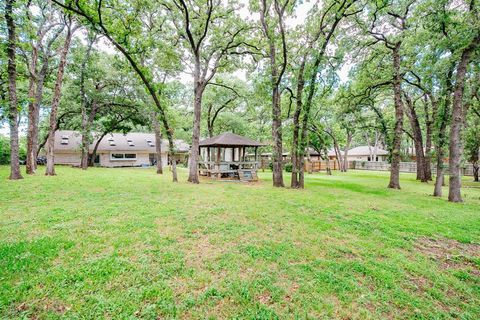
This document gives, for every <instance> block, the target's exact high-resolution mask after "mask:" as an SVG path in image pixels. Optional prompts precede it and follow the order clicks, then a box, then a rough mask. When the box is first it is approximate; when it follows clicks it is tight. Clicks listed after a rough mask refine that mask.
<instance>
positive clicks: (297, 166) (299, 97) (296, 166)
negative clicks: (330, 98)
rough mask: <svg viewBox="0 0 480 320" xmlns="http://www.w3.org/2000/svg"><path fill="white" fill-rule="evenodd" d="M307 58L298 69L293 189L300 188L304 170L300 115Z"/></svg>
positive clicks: (293, 145) (294, 119) (293, 142)
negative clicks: (301, 165) (301, 159)
mask: <svg viewBox="0 0 480 320" xmlns="http://www.w3.org/2000/svg"><path fill="white" fill-rule="evenodd" d="M305 61H306V57H305V56H303V57H302V62H301V64H300V68H299V69H298V76H297V78H298V80H297V106H296V109H295V113H294V114H293V137H292V181H291V183H290V186H291V187H292V188H299V187H300V186H299V181H298V180H299V173H300V171H301V170H302V169H301V168H300V163H301V161H300V157H299V153H300V152H299V149H300V145H299V144H300V143H299V134H300V113H301V112H302V109H303V101H302V99H303V90H304V87H305V80H304V70H305V63H306V62H305Z"/></svg>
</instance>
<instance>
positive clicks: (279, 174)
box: [272, 86, 285, 187]
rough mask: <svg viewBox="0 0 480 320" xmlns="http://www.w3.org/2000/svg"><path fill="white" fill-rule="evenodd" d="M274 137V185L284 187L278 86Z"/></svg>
mask: <svg viewBox="0 0 480 320" xmlns="http://www.w3.org/2000/svg"><path fill="white" fill-rule="evenodd" d="M272 102H273V103H272V137H273V186H274V187H284V186H285V185H284V183H283V146H282V144H283V143H282V118H281V117H282V115H281V106H280V91H279V88H278V86H274V87H273V90H272Z"/></svg>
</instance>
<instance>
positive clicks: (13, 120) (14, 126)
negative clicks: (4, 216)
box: [5, 0, 23, 180]
mask: <svg viewBox="0 0 480 320" xmlns="http://www.w3.org/2000/svg"><path fill="white" fill-rule="evenodd" d="M14 2H15V0H6V4H5V21H6V22H7V31H8V46H7V55H8V67H7V72H8V94H9V100H8V102H9V112H8V123H9V125H10V180H17V179H23V177H22V174H21V173H20V158H19V144H18V110H17V102H18V101H17V66H16V54H15V50H16V46H17V45H16V41H17V39H16V38H17V35H16V30H15V29H16V28H15V21H14V20H13V16H12V15H13V3H14Z"/></svg>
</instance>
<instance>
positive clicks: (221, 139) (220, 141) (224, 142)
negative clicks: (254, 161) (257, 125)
mask: <svg viewBox="0 0 480 320" xmlns="http://www.w3.org/2000/svg"><path fill="white" fill-rule="evenodd" d="M264 145H265V144H263V143H261V142H258V141H255V140H252V139H249V138H247V137H242V136H239V135H238V134H235V133H231V132H225V133H222V134H220V135H218V136H215V137H212V138H208V139H205V140H202V141H200V147H234V146H235V147H261V146H264Z"/></svg>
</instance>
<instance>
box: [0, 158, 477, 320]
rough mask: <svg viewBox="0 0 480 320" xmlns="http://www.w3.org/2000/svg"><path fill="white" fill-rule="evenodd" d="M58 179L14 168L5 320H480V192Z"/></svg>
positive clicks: (2, 184) (7, 220)
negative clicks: (19, 176) (455, 200)
mask: <svg viewBox="0 0 480 320" xmlns="http://www.w3.org/2000/svg"><path fill="white" fill-rule="evenodd" d="M42 170H43V168H42ZM42 173H43V171H42ZM57 173H58V176H56V177H45V176H43V175H42V174H38V175H37V176H33V177H26V178H25V179H24V180H22V181H8V180H6V177H7V176H8V168H7V167H0V316H1V317H2V318H8V319H12V318H28V317H32V318H33V317H35V318H52V319H55V318H62V317H66V318H85V319H93V318H115V319H124V318H130V319H133V318H143V319H156V318H162V319H163V318H167V319H170V318H182V319H185V318H188V319H190V318H192V319H205V318H218V319H225V318H237V319H253V318H255V319H274V318H301V319H304V318H314V319H316V318H342V319H350V318H355V319H365V318H376V319H385V318H413V317H416V318H428V319H432V318H435V319H446V318H453V317H458V318H463V319H479V318H480V189H479V188H478V187H475V184H474V183H467V187H466V188H464V199H465V200H466V202H465V203H463V204H452V203H448V202H447V201H446V199H445V198H444V199H436V198H433V197H431V196H430V194H431V192H432V189H433V187H432V185H431V184H430V185H422V184H421V183H419V182H416V181H415V180H414V176H413V175H407V174H405V175H402V181H401V184H402V187H403V189H402V190H400V191H395V190H388V189H387V188H386V185H387V182H388V174H387V173H379V172H359V171H357V172H350V173H347V174H340V173H334V175H333V176H326V175H324V174H314V175H308V176H307V180H306V181H307V183H306V184H307V189H306V190H303V191H298V190H289V189H274V188H273V187H271V177H270V173H263V174H261V175H260V176H261V180H262V181H261V182H260V183H258V184H251V185H250V184H241V183H231V182H211V181H203V183H202V184H200V185H198V186H197V185H191V184H188V183H186V182H184V181H185V180H186V171H181V174H180V179H181V181H182V182H180V183H178V184H172V183H171V182H170V175H169V174H166V175H164V176H157V175H155V174H154V171H153V170H152V169H99V168H94V169H89V170H88V171H86V172H82V171H80V170H78V169H72V168H66V167H59V168H57ZM467 180H471V178H468V179H467ZM446 192H447V190H445V193H446Z"/></svg>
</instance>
